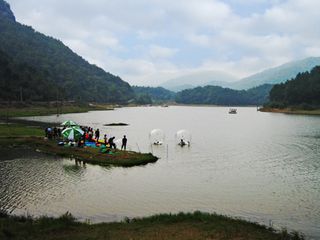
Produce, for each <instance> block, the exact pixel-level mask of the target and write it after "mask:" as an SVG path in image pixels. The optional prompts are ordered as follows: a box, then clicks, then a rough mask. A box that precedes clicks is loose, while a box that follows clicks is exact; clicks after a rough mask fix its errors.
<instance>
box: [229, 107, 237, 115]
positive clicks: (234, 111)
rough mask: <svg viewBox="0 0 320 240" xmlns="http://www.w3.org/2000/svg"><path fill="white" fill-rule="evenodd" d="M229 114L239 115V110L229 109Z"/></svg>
mask: <svg viewBox="0 0 320 240" xmlns="http://www.w3.org/2000/svg"><path fill="white" fill-rule="evenodd" d="M229 114H237V109H236V108H230V109H229Z"/></svg>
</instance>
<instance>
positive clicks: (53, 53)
mask: <svg viewBox="0 0 320 240" xmlns="http://www.w3.org/2000/svg"><path fill="white" fill-rule="evenodd" d="M0 50H1V51H2V52H1V60H2V62H1V63H2V64H7V65H3V66H1V69H2V70H3V69H10V73H8V72H7V73H6V75H4V73H2V75H1V79H0V80H1V84H3V82H4V81H6V82H11V84H10V86H8V87H7V90H6V95H3V91H4V90H1V95H0V99H2V100H18V99H17V98H18V96H17V94H16V93H17V92H19V93H21V92H22V96H23V98H24V100H36V99H40V100H56V97H57V96H59V98H63V99H64V100H76V101H95V102H111V103H113V102H117V103H123V102H127V101H128V100H131V99H133V98H134V93H133V90H132V89H131V87H130V85H129V84H128V83H126V82H124V81H123V80H121V79H120V78H119V77H117V76H114V75H112V74H110V73H107V72H105V71H104V70H102V69H101V68H99V67H97V66H95V65H92V64H89V63H88V62H87V61H86V60H84V59H83V58H82V57H80V56H78V55H77V54H76V53H74V52H73V51H72V50H71V49H69V48H68V47H67V46H65V45H64V44H63V43H62V42H61V41H59V40H56V39H54V38H52V37H48V36H45V35H44V34H41V33H39V32H36V31H35V30H34V29H32V28H31V27H28V26H25V25H22V24H20V23H18V22H16V21H15V17H14V15H13V13H12V12H11V10H10V7H9V5H8V4H7V3H6V2H5V1H3V0H0ZM3 53H5V56H4V54H3ZM21 68H23V71H27V72H28V74H27V75H28V77H26V76H22V74H21ZM18 75H19V76H20V77H17V76H18ZM39 81H41V84H40V83H39ZM49 86H50V89H49ZM51 88H52V89H51ZM52 91H55V94H52V95H51V94H48V92H52ZM31 92H36V95H37V96H33V94H29V93H31ZM19 96H20V94H19ZM28 98H30V99H28Z"/></svg>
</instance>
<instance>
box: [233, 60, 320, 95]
mask: <svg viewBox="0 0 320 240" xmlns="http://www.w3.org/2000/svg"><path fill="white" fill-rule="evenodd" d="M318 65H320V57H309V58H305V59H302V60H298V61H293V62H289V63H286V64H283V65H281V66H278V67H275V68H270V69H267V70H265V71H262V72H260V73H257V74H254V75H251V76H249V77H246V78H243V79H241V80H239V81H237V82H233V83H231V84H230V85H229V87H231V88H233V89H248V88H252V87H257V86H259V85H262V84H265V83H268V84H277V83H282V82H285V81H287V80H290V79H292V78H294V77H295V76H296V75H297V74H298V73H302V72H306V71H311V69H313V68H314V67H315V66H318Z"/></svg>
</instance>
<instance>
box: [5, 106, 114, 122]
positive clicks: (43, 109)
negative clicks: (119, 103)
mask: <svg viewBox="0 0 320 240" xmlns="http://www.w3.org/2000/svg"><path fill="white" fill-rule="evenodd" d="M111 109H112V106H110V105H95V106H89V105H87V104H83V105H69V106H62V107H60V109H59V114H61V113H81V112H88V111H94V110H111ZM52 114H57V108H56V107H55V106H50V105H49V106H36V105H35V106H25V107H21V108H20V107H5V106H2V107H1V108H0V118H2V119H6V118H7V117H8V118H12V117H28V116H46V115H52Z"/></svg>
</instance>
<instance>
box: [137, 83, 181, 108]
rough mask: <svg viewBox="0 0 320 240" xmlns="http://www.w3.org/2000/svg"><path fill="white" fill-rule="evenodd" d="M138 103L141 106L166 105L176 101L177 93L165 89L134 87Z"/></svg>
mask: <svg viewBox="0 0 320 240" xmlns="http://www.w3.org/2000/svg"><path fill="white" fill-rule="evenodd" d="M132 88H133V91H134V93H135V94H136V102H137V103H139V104H149V103H164V102H170V101H174V98H175V93H174V92H172V91H170V90H167V89H165V88H163V87H138V86H133V87H132Z"/></svg>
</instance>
